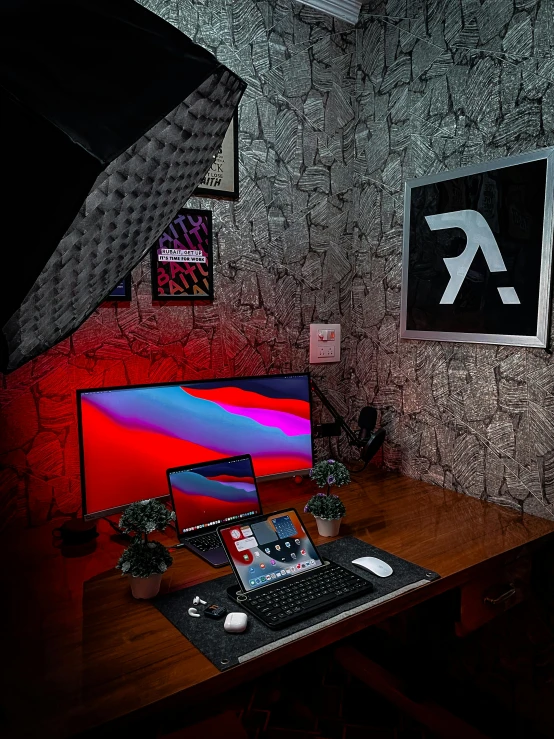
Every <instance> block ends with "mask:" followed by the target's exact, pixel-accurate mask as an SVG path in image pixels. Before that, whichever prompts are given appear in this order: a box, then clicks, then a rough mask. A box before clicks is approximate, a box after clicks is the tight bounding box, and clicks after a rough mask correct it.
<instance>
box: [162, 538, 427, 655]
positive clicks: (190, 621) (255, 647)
mask: <svg viewBox="0 0 554 739" xmlns="http://www.w3.org/2000/svg"><path fill="white" fill-rule="evenodd" d="M319 551H320V552H321V554H322V556H324V557H326V558H328V559H331V560H333V561H334V562H337V563H338V564H340V565H342V566H343V567H346V568H347V569H349V570H352V572H355V573H356V574H357V575H360V576H361V577H364V578H365V579H366V580H369V581H370V582H371V583H372V585H373V587H374V590H373V592H371V593H366V594H364V595H361V596H360V597H359V598H355V599H354V600H351V601H348V602H347V603H341V604H340V605H338V606H335V607H334V608H330V609H329V610H328V611H324V612H323V613H318V614H316V615H315V616H312V617H311V618H308V619H306V620H305V621H301V622H300V623H296V624H293V625H292V626H288V627H287V628H284V629H279V631H272V630H271V629H268V628H267V627H266V626H264V624H262V623H261V622H260V621H258V620H257V619H256V618H254V616H252V615H250V614H248V626H247V628H246V631H245V632H243V633H242V634H229V633H228V632H226V631H225V630H224V629H223V621H224V619H222V620H220V621H214V620H212V619H209V618H206V617H205V616H202V617H201V618H192V617H191V616H189V615H188V609H189V608H190V607H191V606H192V599H193V597H194V596H195V595H199V596H200V597H201V598H202V600H205V601H207V603H208V605H211V604H212V603H217V604H218V605H222V606H225V608H227V611H228V612H231V611H242V610H243V609H241V608H240V606H239V605H238V604H237V603H235V602H234V601H233V600H231V599H230V598H229V596H228V595H227V592H226V591H227V588H228V587H230V586H232V585H236V584H237V580H236V578H235V576H234V574H231V575H226V576H224V577H219V578H217V579H216V580H210V581H209V582H205V583H200V584H199V585H195V586H194V587H192V588H185V589H184V590H177V591H175V592H174V593H168V594H167V595H161V596H159V597H158V598H156V599H155V600H153V601H152V603H153V605H154V606H156V608H157V609H158V610H159V611H160V612H161V613H162V614H163V615H164V616H165V617H166V618H167V619H168V620H169V621H171V623H172V624H173V625H174V626H175V628H177V629H178V630H179V631H180V632H181V633H182V634H183V635H184V636H186V638H187V639H188V640H189V641H190V642H192V644H194V646H195V647H196V648H197V649H199V650H200V651H201V652H202V653H203V654H204V655H205V656H206V657H207V658H208V659H209V660H210V662H213V664H214V665H215V666H216V667H217V668H218V669H219V670H226V669H228V668H229V667H233V666H234V665H237V664H239V663H241V662H246V661H247V660H249V659H253V658H254V657H257V656H259V655H261V654H264V653H265V652H268V651H271V650H272V649H277V648H278V647H280V646H282V645H283V644H286V643H288V642H290V641H294V640H295V639H300V638H302V637H303V636H306V635H307V634H309V633H310V632H312V631H315V630H317V629H320V628H322V627H325V626H328V625H330V624H332V623H334V622H336V621H339V620H341V619H343V618H345V617H347V616H349V615H354V614H355V613H359V612H361V611H364V610H367V609H368V608H371V607H372V606H375V605H377V604H378V603H381V602H382V601H384V600H389V599H390V598H393V597H395V596H397V595H400V594H401V593H404V592H406V591H408V590H413V589H414V588H418V587H421V585H425V584H426V583H428V582H429V581H431V580H436V579H437V578H438V577H439V575H437V573H436V572H431V571H429V570H425V569H423V568H422V567H419V566H418V565H415V564H412V563H411V562H408V561H406V560H405V559H400V558H399V557H395V556H394V555H393V554H389V553H388V552H385V551H383V550H382V549H377V547H373V546H371V544H366V542H364V541H361V540H360V539H356V538H354V537H353V536H346V537H344V538H342V539H337V540H336V541H332V542H329V544H323V545H322V546H320V547H319ZM368 556H369V557H378V558H379V559H382V560H383V561H384V562H387V563H388V564H390V566H391V567H392V568H393V570H394V572H393V574H392V575H390V577H386V578H380V577H377V576H376V575H372V574H371V573H370V572H367V571H366V570H362V569H360V568H359V567H356V566H355V565H353V564H352V560H353V559H356V558H357V557H368ZM237 589H238V587H237ZM203 608H205V606H199V607H198V610H199V612H200V613H202V609H203Z"/></svg>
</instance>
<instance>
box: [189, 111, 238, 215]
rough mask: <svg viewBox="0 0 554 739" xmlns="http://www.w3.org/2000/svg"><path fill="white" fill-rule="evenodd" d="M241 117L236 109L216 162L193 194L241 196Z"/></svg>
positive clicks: (208, 196)
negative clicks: (239, 132)
mask: <svg viewBox="0 0 554 739" xmlns="http://www.w3.org/2000/svg"><path fill="white" fill-rule="evenodd" d="M238 126H239V117H238V112H237V111H236V110H235V114H234V115H233V119H232V120H231V123H230V125H229V128H228V129H227V133H226V134H225V137H224V139H223V143H222V144H221V149H220V150H219V151H218V153H217V154H216V156H215V157H214V162H213V164H212V166H211V167H210V169H209V170H208V172H207V173H206V175H205V177H204V179H203V180H202V182H201V183H200V185H199V186H198V187H197V188H196V190H195V191H194V193H193V195H198V196H199V197H203V198H223V199H226V200H237V198H238V196H239V144H238Z"/></svg>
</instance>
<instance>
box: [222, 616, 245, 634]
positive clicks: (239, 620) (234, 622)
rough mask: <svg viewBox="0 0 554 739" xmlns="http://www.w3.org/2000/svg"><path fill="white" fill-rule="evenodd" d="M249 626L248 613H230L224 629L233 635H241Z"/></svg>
mask: <svg viewBox="0 0 554 739" xmlns="http://www.w3.org/2000/svg"><path fill="white" fill-rule="evenodd" d="M247 624H248V616H247V615H246V613H238V612H236V611H235V612H234V613H228V614H227V618H226V619H225V623H224V624H223V628H224V629H225V631H229V632H230V633H231V634H240V633H241V632H243V631H244V630H245V629H246V625H247Z"/></svg>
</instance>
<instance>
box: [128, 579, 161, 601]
mask: <svg viewBox="0 0 554 739" xmlns="http://www.w3.org/2000/svg"><path fill="white" fill-rule="evenodd" d="M162 577H163V575H161V574H159V575H150V577H131V576H130V577H129V580H130V581H131V593H132V594H133V598H144V599H147V598H154V597H155V596H156V595H158V593H159V592H160V585H161V584H162Z"/></svg>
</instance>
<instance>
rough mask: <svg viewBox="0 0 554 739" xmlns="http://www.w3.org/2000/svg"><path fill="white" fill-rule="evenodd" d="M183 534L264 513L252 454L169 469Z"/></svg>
mask: <svg viewBox="0 0 554 739" xmlns="http://www.w3.org/2000/svg"><path fill="white" fill-rule="evenodd" d="M167 476H168V479H169V488H170V491H171V497H172V499H173V507H174V509H175V515H176V517H177V530H178V532H179V534H192V533H194V532H197V531H201V530H202V529H206V528H208V527H209V526H216V525H218V524H222V523H227V522H228V521H239V520H240V519H241V518H245V517H246V516H255V515H256V514H258V513H261V505H260V499H259V497H258V489H257V487H256V479H255V477H254V470H253V468H252V459H251V458H250V456H242V457H232V458H229V459H220V460H216V461H214V462H204V463H202V464H197V465H192V466H188V467H186V468H178V469H173V470H168V473H167Z"/></svg>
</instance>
